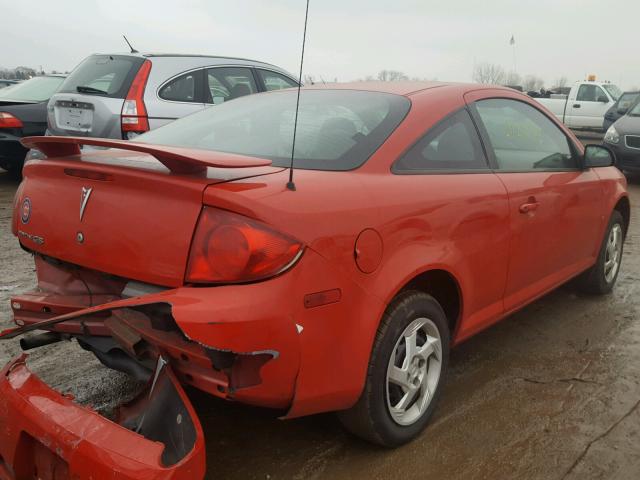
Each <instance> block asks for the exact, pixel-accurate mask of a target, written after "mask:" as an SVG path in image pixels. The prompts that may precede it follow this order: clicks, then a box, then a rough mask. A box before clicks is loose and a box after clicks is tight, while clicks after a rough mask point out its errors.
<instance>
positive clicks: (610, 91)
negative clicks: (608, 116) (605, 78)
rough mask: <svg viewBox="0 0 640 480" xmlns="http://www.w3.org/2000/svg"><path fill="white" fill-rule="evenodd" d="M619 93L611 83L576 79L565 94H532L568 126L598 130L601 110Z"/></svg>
mask: <svg viewBox="0 0 640 480" xmlns="http://www.w3.org/2000/svg"><path fill="white" fill-rule="evenodd" d="M620 95H622V91H621V90H620V89H619V88H618V87H617V86H616V85H614V84H613V83H605V82H595V81H583V82H576V83H575V84H574V85H573V87H571V91H570V92H569V95H568V96H567V95H553V94H552V95H551V96H550V97H549V98H536V99H535V100H537V101H538V102H540V103H541V104H542V105H544V106H545V107H547V108H548V109H549V110H551V112H552V113H553V114H554V115H555V116H556V117H557V118H558V120H560V121H561V122H562V123H564V124H565V125H566V126H567V127H569V128H578V129H585V130H602V123H603V122H604V114H605V113H607V110H609V108H610V107H611V106H612V105H613V104H614V103H615V102H616V100H618V97H620Z"/></svg>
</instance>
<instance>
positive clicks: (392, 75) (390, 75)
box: [378, 70, 409, 82]
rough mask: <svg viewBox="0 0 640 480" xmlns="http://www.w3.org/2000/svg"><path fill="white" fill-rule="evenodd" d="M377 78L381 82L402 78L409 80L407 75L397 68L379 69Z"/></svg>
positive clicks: (395, 80)
mask: <svg viewBox="0 0 640 480" xmlns="http://www.w3.org/2000/svg"><path fill="white" fill-rule="evenodd" d="M378 80H380V81H381V82H398V81H402V80H409V77H407V76H406V75H405V74H404V73H402V72H399V71H397V70H380V71H379V72H378Z"/></svg>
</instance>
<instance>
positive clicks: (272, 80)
mask: <svg viewBox="0 0 640 480" xmlns="http://www.w3.org/2000/svg"><path fill="white" fill-rule="evenodd" d="M257 72H258V75H260V78H261V79H262V83H264V88H265V89H266V90H267V91H270V90H282V89H283V88H291V87H297V86H298V84H297V83H296V82H294V81H293V80H291V79H290V78H287V77H285V76H284V75H281V74H279V73H276V72H270V71H268V70H257Z"/></svg>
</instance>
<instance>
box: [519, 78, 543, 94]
mask: <svg viewBox="0 0 640 480" xmlns="http://www.w3.org/2000/svg"><path fill="white" fill-rule="evenodd" d="M542 87H544V80H542V79H541V78H540V77H537V76H536V75H527V76H526V77H524V80H523V82H522V88H523V89H524V91H525V92H532V91H536V92H537V91H539V90H540V89H541V88H542Z"/></svg>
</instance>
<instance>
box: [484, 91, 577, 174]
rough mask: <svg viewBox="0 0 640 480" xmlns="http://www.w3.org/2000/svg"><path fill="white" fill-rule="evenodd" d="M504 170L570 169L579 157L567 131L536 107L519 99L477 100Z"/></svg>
mask: <svg viewBox="0 0 640 480" xmlns="http://www.w3.org/2000/svg"><path fill="white" fill-rule="evenodd" d="M475 106H476V109H477V112H478V114H479V116H480V119H481V120H482V124H483V125H484V128H485V129H486V132H487V135H488V137H489V142H490V144H491V147H492V150H493V152H494V155H495V159H496V163H497V166H498V168H499V169H500V170H508V171H528V170H566V169H574V168H578V161H577V157H576V155H574V153H573V149H572V148H571V145H570V143H569V139H568V138H567V137H566V135H565V134H564V133H563V132H562V130H560V128H558V126H557V125H555V124H554V123H553V122H552V121H551V120H550V119H549V118H548V117H546V116H545V115H544V114H543V113H541V112H540V111H539V110H537V109H536V108H534V107H532V106H530V105H528V104H526V103H524V102H519V101H517V100H507V99H491V100H481V101H479V102H477V103H476V104H475Z"/></svg>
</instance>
